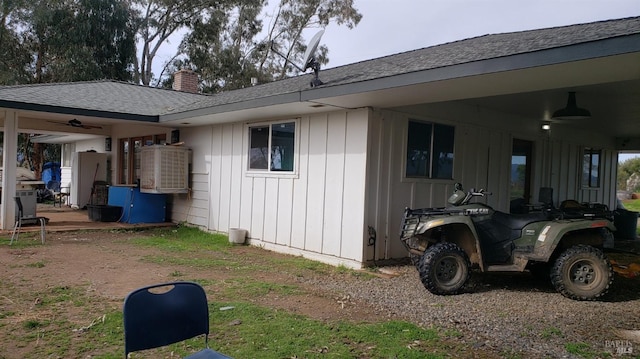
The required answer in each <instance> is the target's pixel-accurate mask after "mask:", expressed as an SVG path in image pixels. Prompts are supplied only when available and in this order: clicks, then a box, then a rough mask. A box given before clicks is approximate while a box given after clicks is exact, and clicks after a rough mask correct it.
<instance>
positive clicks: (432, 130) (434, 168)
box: [405, 120, 455, 179]
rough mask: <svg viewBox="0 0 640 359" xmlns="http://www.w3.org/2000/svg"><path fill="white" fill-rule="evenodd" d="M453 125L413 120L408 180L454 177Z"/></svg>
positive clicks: (410, 133)
mask: <svg viewBox="0 0 640 359" xmlns="http://www.w3.org/2000/svg"><path fill="white" fill-rule="evenodd" d="M454 135H455V128H454V127H453V126H447V125H441V124H436V123H430V122H422V121H414V120H409V126H408V131H407V157H406V166H405V177H407V178H431V179H451V178H453V146H454V139H455V136H454Z"/></svg>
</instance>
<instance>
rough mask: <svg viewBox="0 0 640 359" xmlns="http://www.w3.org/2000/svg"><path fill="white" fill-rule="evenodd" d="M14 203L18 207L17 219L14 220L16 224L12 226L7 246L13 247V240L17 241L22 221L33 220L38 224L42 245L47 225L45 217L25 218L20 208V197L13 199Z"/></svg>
mask: <svg viewBox="0 0 640 359" xmlns="http://www.w3.org/2000/svg"><path fill="white" fill-rule="evenodd" d="M13 198H14V199H15V201H16V206H18V218H16V224H15V225H14V226H13V233H11V241H10V242H9V245H13V241H14V239H15V240H16V241H17V240H18V236H19V235H20V228H22V221H25V220H30V221H33V220H35V221H36V222H40V239H41V240H42V244H44V237H45V234H46V228H45V224H46V223H47V217H25V216H24V208H23V207H22V200H21V199H20V197H13Z"/></svg>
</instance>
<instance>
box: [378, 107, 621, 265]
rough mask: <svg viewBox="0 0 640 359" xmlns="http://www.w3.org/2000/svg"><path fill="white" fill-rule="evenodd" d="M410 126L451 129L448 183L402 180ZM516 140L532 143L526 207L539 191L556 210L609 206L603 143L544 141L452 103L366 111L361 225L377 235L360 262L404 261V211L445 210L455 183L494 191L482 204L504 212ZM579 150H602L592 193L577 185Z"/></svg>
mask: <svg viewBox="0 0 640 359" xmlns="http://www.w3.org/2000/svg"><path fill="white" fill-rule="evenodd" d="M460 119H462V120H460ZM409 120H419V121H427V122H433V123H439V124H445V125H451V126H454V127H455V143H454V153H455V158H454V164H453V178H452V179H449V180H440V179H411V178H404V176H403V173H404V170H405V167H404V166H405V164H404V162H405V157H406V138H407V126H408V121H409ZM552 135H553V136H552ZM514 138H519V139H524V140H529V141H532V142H533V147H534V148H533V158H532V161H533V169H532V178H531V186H532V189H531V195H532V202H536V201H537V200H538V190H539V188H540V187H552V188H553V189H554V200H555V205H556V206H558V205H559V203H560V202H561V201H562V200H564V199H575V200H578V201H580V202H597V203H603V204H607V205H609V206H610V207H611V206H612V205H615V186H616V183H615V182H616V181H615V176H616V163H617V161H616V157H615V156H616V151H615V150H612V149H611V148H612V146H613V143H612V142H610V141H607V140H606V139H605V140H602V139H600V140H599V141H594V140H593V139H592V138H589V137H588V135H586V134H582V133H580V132H579V131H575V130H571V132H570V133H567V134H565V133H562V132H560V131H559V130H556V133H555V134H549V133H545V132H541V130H540V128H539V122H537V121H530V120H527V119H518V118H509V115H508V114H499V113H490V112H489V111H486V110H485V111H478V110H477V109H465V108H464V106H460V105H458V104H453V106H449V105H436V106H431V107H430V106H425V107H420V108H413V109H403V110H400V111H390V110H376V111H373V112H372V118H371V125H370V134H369V142H370V147H369V158H368V164H369V176H368V180H367V186H368V193H367V207H366V210H367V212H366V219H367V222H366V225H368V226H372V227H373V228H375V230H376V234H377V237H376V239H377V240H376V244H375V249H372V250H366V249H365V261H368V262H372V261H376V260H385V259H396V258H402V257H405V256H406V255H407V252H406V249H405V248H404V246H403V245H402V243H401V242H400V240H399V234H400V232H399V231H400V221H401V219H402V213H403V211H404V209H405V207H410V208H424V207H443V206H446V205H447V199H448V197H449V196H450V195H451V194H452V193H453V185H454V184H455V183H456V182H460V183H462V184H463V185H464V187H465V189H469V188H471V187H474V188H476V189H479V188H484V189H486V190H488V191H490V192H492V195H491V196H488V197H487V198H486V199H485V201H486V203H487V204H489V205H491V206H492V207H494V208H496V209H497V210H500V211H505V212H509V201H510V198H509V181H510V168H511V152H512V142H513V139H514ZM586 144H589V145H588V146H587V145H586ZM585 147H593V148H596V149H602V152H601V153H602V158H601V163H600V167H601V169H600V170H601V181H600V186H599V187H598V188H590V189H585V188H583V187H582V185H581V182H580V176H581V163H582V159H581V156H582V153H583V152H582V151H583V149H584V148H585Z"/></svg>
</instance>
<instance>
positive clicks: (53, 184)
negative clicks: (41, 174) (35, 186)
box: [47, 181, 70, 207]
mask: <svg viewBox="0 0 640 359" xmlns="http://www.w3.org/2000/svg"><path fill="white" fill-rule="evenodd" d="M64 188H68V187H64ZM47 189H48V190H49V191H51V194H52V195H53V206H54V207H55V206H56V203H58V204H59V205H60V207H62V201H63V200H64V201H65V204H66V199H67V197H69V195H70V193H69V191H62V187H60V182H58V181H49V182H47Z"/></svg>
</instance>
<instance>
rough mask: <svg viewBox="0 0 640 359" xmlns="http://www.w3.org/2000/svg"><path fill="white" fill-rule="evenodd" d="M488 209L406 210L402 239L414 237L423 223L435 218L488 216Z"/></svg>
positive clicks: (403, 217)
mask: <svg viewBox="0 0 640 359" xmlns="http://www.w3.org/2000/svg"><path fill="white" fill-rule="evenodd" d="M488 213H489V209H488V208H465V209H462V208H460V209H458V208H418V209H411V208H408V207H407V208H405V209H404V215H403V216H402V223H401V225H400V228H401V229H400V239H401V240H402V241H403V242H406V239H409V238H411V237H413V236H414V235H415V233H416V229H417V228H418V225H419V224H420V223H421V222H425V221H428V220H431V219H432V218H433V217H434V216H471V215H478V214H488Z"/></svg>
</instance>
